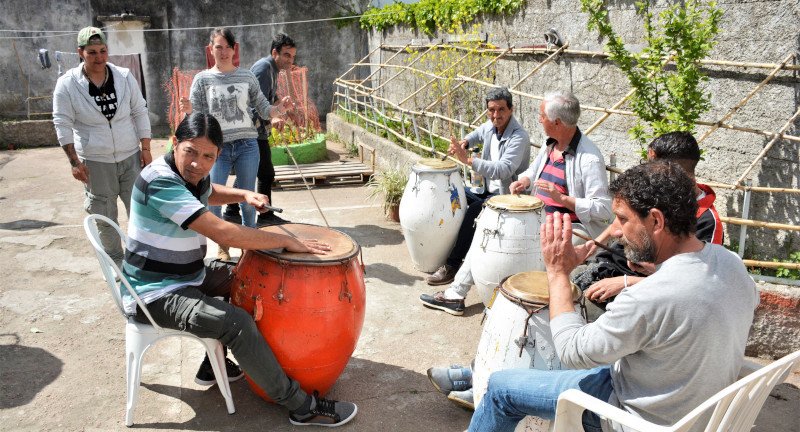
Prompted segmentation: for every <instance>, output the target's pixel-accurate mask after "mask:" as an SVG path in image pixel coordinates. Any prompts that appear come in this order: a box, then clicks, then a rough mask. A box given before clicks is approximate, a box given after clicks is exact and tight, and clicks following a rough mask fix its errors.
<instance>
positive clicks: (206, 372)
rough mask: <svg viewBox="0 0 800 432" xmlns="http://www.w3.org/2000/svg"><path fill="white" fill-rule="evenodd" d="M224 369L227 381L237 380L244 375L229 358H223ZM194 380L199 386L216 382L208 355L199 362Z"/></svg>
mask: <svg viewBox="0 0 800 432" xmlns="http://www.w3.org/2000/svg"><path fill="white" fill-rule="evenodd" d="M225 370H226V371H227V372H228V382H234V381H239V380H240V379H242V377H243V376H244V372H242V369H241V368H240V367H239V366H237V365H236V363H234V362H233V360H231V359H229V358H225ZM194 382H196V383H197V384H199V385H201V386H210V385H213V384H216V383H217V377H215V376H214V368H212V367H211V362H210V361H209V360H208V356H206V358H205V359H204V360H203V363H202V364H200V369H199V370H198V371H197V375H195V377H194Z"/></svg>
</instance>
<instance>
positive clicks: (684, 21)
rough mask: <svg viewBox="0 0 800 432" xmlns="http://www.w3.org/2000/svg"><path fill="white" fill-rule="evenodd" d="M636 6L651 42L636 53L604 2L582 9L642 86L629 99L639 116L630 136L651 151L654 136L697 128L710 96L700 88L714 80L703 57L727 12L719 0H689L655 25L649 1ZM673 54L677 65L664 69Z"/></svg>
mask: <svg viewBox="0 0 800 432" xmlns="http://www.w3.org/2000/svg"><path fill="white" fill-rule="evenodd" d="M703 5H705V6H703ZM636 8H637V12H638V13H639V14H640V15H641V16H642V18H643V19H644V31H645V35H644V40H645V42H646V43H647V46H645V48H644V49H643V50H642V51H641V52H639V53H631V52H630V51H628V50H627V49H626V48H625V45H624V43H623V42H622V38H620V37H619V36H618V35H617V34H616V32H615V31H614V30H613V29H612V27H611V24H610V23H609V21H608V11H607V9H606V7H605V1H604V0H581V9H582V10H583V11H584V12H586V13H588V14H589V24H588V28H589V30H595V29H597V31H598V32H599V33H600V34H601V35H602V36H603V37H605V38H606V39H607V40H608V44H607V45H606V49H607V50H608V52H609V57H610V58H611V59H612V60H613V61H614V62H616V63H617V65H618V66H619V68H620V70H622V72H623V73H624V74H625V75H626V76H627V78H628V81H629V82H630V84H631V86H632V87H633V88H635V89H637V91H636V93H634V94H633V96H631V97H630V98H629V100H630V103H631V108H632V110H633V112H635V113H636V114H637V115H638V117H639V118H638V119H637V121H636V125H635V126H634V127H633V128H631V130H630V134H631V137H632V138H633V139H634V140H636V141H638V142H639V143H640V145H641V148H642V150H641V152H643V154H644V155H646V154H647V153H646V149H645V148H646V147H645V145H646V142H647V140H648V139H649V138H652V137H654V136H659V135H661V134H664V133H667V132H674V131H688V132H693V131H694V128H695V121H697V119H699V118H700V115H701V114H702V113H704V112H706V111H708V109H709V108H710V106H711V101H710V94H709V93H707V92H706V91H704V90H703V89H701V88H700V84H701V83H702V82H707V81H709V79H708V78H707V77H706V75H705V73H703V72H702V71H701V70H700V63H699V62H698V60H700V59H703V58H705V57H706V56H707V55H708V53H709V52H710V51H711V49H712V48H713V47H714V44H715V43H716V41H715V40H714V38H715V37H716V35H717V34H718V33H719V22H720V19H721V17H722V10H720V9H717V7H716V3H715V2H714V1H710V2H705V1H703V0H686V1H685V2H680V3H676V4H675V5H673V6H671V7H668V8H667V9H665V10H664V11H662V12H661V13H660V14H659V15H658V18H659V21H660V22H659V23H656V19H655V15H654V14H653V12H651V10H650V1H649V0H643V1H639V2H636ZM670 56H672V62H673V63H672V65H671V66H670V67H664V62H665V61H666V60H667V59H668V58H669V57H670ZM643 122H644V123H646V124H647V125H648V126H649V127H650V130H649V131H648V130H646V129H645V125H644V124H643Z"/></svg>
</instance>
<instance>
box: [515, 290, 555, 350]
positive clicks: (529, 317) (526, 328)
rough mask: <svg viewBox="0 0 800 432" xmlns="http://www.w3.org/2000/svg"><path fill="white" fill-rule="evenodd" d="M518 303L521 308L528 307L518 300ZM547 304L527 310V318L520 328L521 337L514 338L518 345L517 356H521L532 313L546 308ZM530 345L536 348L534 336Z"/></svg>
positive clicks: (526, 340)
mask: <svg viewBox="0 0 800 432" xmlns="http://www.w3.org/2000/svg"><path fill="white" fill-rule="evenodd" d="M518 304H519V306H520V307H521V308H523V309H525V310H528V308H526V307H525V305H524V304H522V302H518ZM549 306H550V305H544V306H542V307H540V308H538V309H533V310H531V311H529V312H528V318H526V319H525V326H524V327H523V330H522V337H520V338H517V339H515V340H514V343H515V344H517V346H518V347H519V356H518V357H520V358H521V357H522V351H523V350H524V349H525V344H527V343H528V327H529V322H530V320H531V317H532V316H533V314H535V313H538V312H539V311H541V310H543V309H547V308H548V307H549ZM531 346H532V347H533V348H536V339H535V338H534V339H533V343H532V344H531Z"/></svg>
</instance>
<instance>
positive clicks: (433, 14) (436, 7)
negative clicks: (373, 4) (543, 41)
mask: <svg viewBox="0 0 800 432" xmlns="http://www.w3.org/2000/svg"><path fill="white" fill-rule="evenodd" d="M524 3H525V0H421V1H420V2H417V3H412V4H403V3H393V4H390V5H386V6H384V7H382V8H380V9H370V10H368V11H367V12H366V13H364V16H363V17H361V28H362V29H364V30H368V29H375V30H378V31H383V30H384V29H386V28H388V27H391V26H394V25H400V24H405V25H407V26H409V27H411V28H415V29H418V30H419V31H421V32H423V33H425V34H427V35H431V34H433V33H434V32H435V31H436V30H437V29H440V28H446V29H450V28H453V26H456V25H461V24H465V23H467V22H469V21H472V20H473V19H475V18H476V17H477V16H479V15H480V14H498V15H501V14H511V13H514V12H516V11H517V10H519V8H520V7H522V5H523V4H524Z"/></svg>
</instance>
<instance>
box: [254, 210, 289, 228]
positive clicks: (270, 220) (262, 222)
mask: <svg viewBox="0 0 800 432" xmlns="http://www.w3.org/2000/svg"><path fill="white" fill-rule="evenodd" d="M288 223H291V222H290V221H288V220H286V219H283V218H282V217H280V216H278V215H276V214H275V213H274V212H268V213H261V214H260V215H258V219H256V226H257V227H258V228H262V227H267V226H272V225H283V224H288Z"/></svg>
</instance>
